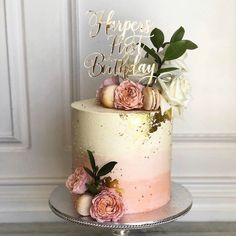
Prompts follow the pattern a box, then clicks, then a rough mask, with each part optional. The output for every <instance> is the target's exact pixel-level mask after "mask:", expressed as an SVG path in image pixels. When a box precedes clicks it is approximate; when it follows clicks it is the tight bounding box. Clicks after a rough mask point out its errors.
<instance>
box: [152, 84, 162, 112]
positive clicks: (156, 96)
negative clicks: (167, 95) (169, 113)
mask: <svg viewBox="0 0 236 236" xmlns="http://www.w3.org/2000/svg"><path fill="white" fill-rule="evenodd" d="M153 90H154V92H155V100H156V104H155V107H154V109H153V110H155V111H156V110H158V108H159V107H160V99H161V97H160V92H159V90H158V89H157V88H154V89H153Z"/></svg>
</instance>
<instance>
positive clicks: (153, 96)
mask: <svg viewBox="0 0 236 236" xmlns="http://www.w3.org/2000/svg"><path fill="white" fill-rule="evenodd" d="M159 106H160V93H159V91H158V89H157V88H152V87H146V88H144V89H143V109H144V110H146V111H156V110H157V109H158V108H159Z"/></svg>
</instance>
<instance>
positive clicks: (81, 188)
mask: <svg viewBox="0 0 236 236" xmlns="http://www.w3.org/2000/svg"><path fill="white" fill-rule="evenodd" d="M90 181H91V178H90V176H89V175H88V174H87V172H86V171H85V170H84V168H82V167H79V168H77V169H76V170H75V172H74V173H73V174H71V175H70V176H69V177H68V179H67V181H66V187H67V188H68V189H69V190H70V191H71V192H72V193H75V194H83V193H85V192H86V190H87V186H86V184H87V183H89V182H90Z"/></svg>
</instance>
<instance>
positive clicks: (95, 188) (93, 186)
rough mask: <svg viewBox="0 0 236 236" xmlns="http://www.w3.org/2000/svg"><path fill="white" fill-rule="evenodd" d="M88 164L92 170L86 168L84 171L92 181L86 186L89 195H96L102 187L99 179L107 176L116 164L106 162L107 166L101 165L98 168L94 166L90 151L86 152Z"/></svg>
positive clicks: (114, 162)
mask: <svg viewBox="0 0 236 236" xmlns="http://www.w3.org/2000/svg"><path fill="white" fill-rule="evenodd" d="M87 153H88V157H89V162H90V165H91V168H92V169H89V168H88V167H84V170H85V171H86V172H87V173H88V174H89V175H90V176H91V177H92V179H93V181H92V182H91V183H89V184H86V186H87V188H88V191H89V192H90V193H91V194H97V193H98V192H99V189H100V187H101V185H102V179H101V177H103V176H105V175H107V174H108V173H110V172H111V171H112V170H113V168H114V167H115V165H116V164H117V162H116V161H111V162H108V163H107V164H105V165H103V166H102V167H101V168H99V167H98V166H97V165H96V162H95V158H94V155H93V153H92V152H91V151H89V150H87Z"/></svg>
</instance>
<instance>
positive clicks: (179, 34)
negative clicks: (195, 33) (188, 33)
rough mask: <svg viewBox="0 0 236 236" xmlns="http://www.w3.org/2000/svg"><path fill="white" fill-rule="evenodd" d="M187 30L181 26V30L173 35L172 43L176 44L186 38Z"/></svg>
mask: <svg viewBox="0 0 236 236" xmlns="http://www.w3.org/2000/svg"><path fill="white" fill-rule="evenodd" d="M184 33H185V30H184V28H183V27H182V26H181V27H180V28H179V29H177V30H176V31H175V33H174V34H173V35H172V37H171V40H170V42H171V43H174V42H176V41H180V40H181V39H183V37H184Z"/></svg>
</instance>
